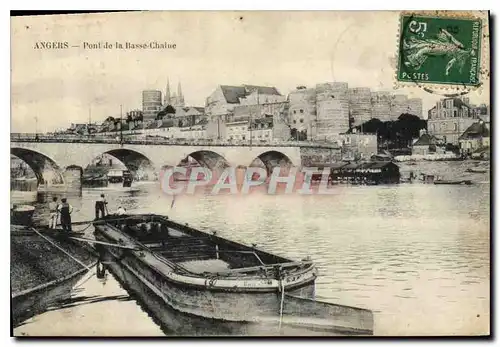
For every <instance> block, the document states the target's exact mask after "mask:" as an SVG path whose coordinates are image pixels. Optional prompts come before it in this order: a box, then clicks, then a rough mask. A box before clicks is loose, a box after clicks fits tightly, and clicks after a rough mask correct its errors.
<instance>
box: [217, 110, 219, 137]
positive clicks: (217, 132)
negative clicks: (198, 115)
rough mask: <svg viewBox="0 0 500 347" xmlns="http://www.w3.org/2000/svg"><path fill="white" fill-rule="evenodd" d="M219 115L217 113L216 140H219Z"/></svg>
mask: <svg viewBox="0 0 500 347" xmlns="http://www.w3.org/2000/svg"><path fill="white" fill-rule="evenodd" d="M219 122H220V115H217V140H220V125H219Z"/></svg>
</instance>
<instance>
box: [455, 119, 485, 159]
mask: <svg viewBox="0 0 500 347" xmlns="http://www.w3.org/2000/svg"><path fill="white" fill-rule="evenodd" d="M459 143H460V152H461V153H462V154H465V155H472V154H473V153H474V152H476V151H478V150H482V149H485V148H489V147H490V129H489V128H488V126H487V125H486V123H485V122H483V121H479V122H476V123H474V124H472V125H471V126H470V127H468V128H467V129H466V130H465V131H464V133H463V134H462V135H461V136H460V138H459Z"/></svg>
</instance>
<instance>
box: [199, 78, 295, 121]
mask: <svg viewBox="0 0 500 347" xmlns="http://www.w3.org/2000/svg"><path fill="white" fill-rule="evenodd" d="M283 101H286V96H283V95H281V94H280V92H279V91H278V89H276V88H275V87H266V86H254V85H240V86H228V85H219V86H218V87H217V88H216V89H215V90H214V91H213V92H212V94H210V96H208V98H207V99H206V107H205V111H206V113H207V115H209V116H212V117H214V116H225V115H228V114H230V113H232V111H233V110H234V107H235V106H238V105H257V104H267V103H276V102H283Z"/></svg>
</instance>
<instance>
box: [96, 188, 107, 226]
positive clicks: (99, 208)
mask: <svg viewBox="0 0 500 347" xmlns="http://www.w3.org/2000/svg"><path fill="white" fill-rule="evenodd" d="M107 204H108V202H107V201H106V198H105V197H104V194H101V197H100V198H99V200H97V201H96V202H95V219H96V220H97V219H99V215H101V217H102V218H104V217H105V216H106V205H107Z"/></svg>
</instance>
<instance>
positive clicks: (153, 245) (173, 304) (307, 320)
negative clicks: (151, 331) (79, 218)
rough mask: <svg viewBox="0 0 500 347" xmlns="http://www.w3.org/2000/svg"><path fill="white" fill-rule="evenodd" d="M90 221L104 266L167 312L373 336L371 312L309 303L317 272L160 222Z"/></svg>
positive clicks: (138, 218)
mask: <svg viewBox="0 0 500 347" xmlns="http://www.w3.org/2000/svg"><path fill="white" fill-rule="evenodd" d="M109 218H114V219H109V220H100V221H97V222H95V224H94V226H95V236H96V240H98V241H100V242H102V244H96V248H97V249H98V250H99V251H100V253H101V256H102V260H103V262H105V263H107V264H109V267H110V268H111V269H112V270H114V272H115V273H116V274H117V275H118V277H119V276H120V272H121V273H123V271H122V270H123V269H124V270H126V271H127V272H128V273H131V274H133V275H134V276H135V277H136V278H137V279H139V280H140V281H141V282H142V283H143V284H144V285H146V286H147V287H148V288H149V289H150V290H151V291H152V292H154V293H155V295H156V296H158V297H159V298H161V300H162V301H163V302H164V304H165V305H167V306H169V308H172V309H174V310H177V311H180V312H182V313H185V314H190V315H194V316H197V317H201V318H205V319H211V320H218V321H221V322H240V323H257V324H273V323H275V324H280V325H281V324H288V325H296V326H302V327H304V326H314V328H315V329H323V330H326V331H330V332H332V333H334V332H336V333H338V332H342V333H347V334H368V335H371V334H373V314H372V312H371V311H369V310H365V309H361V308H354V307H349V306H343V305H336V304H331V303H324V302H318V301H315V300H314V292H315V279H316V277H317V271H316V268H315V266H314V264H313V263H312V262H311V261H310V260H307V259H305V260H302V261H292V260H290V259H286V258H283V257H280V256H277V255H274V254H270V253H267V252H264V251H262V250H259V249H256V248H255V247H251V246H246V245H243V244H240V243H236V242H233V241H230V240H227V239H225V238H222V237H219V236H217V234H216V233H206V232H203V231H200V230H197V229H194V228H191V227H189V226H188V225H187V224H186V225H182V224H180V223H176V222H174V221H172V220H169V219H168V217H164V216H159V215H134V216H126V217H123V218H117V217H116V216H110V217H109Z"/></svg>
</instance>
